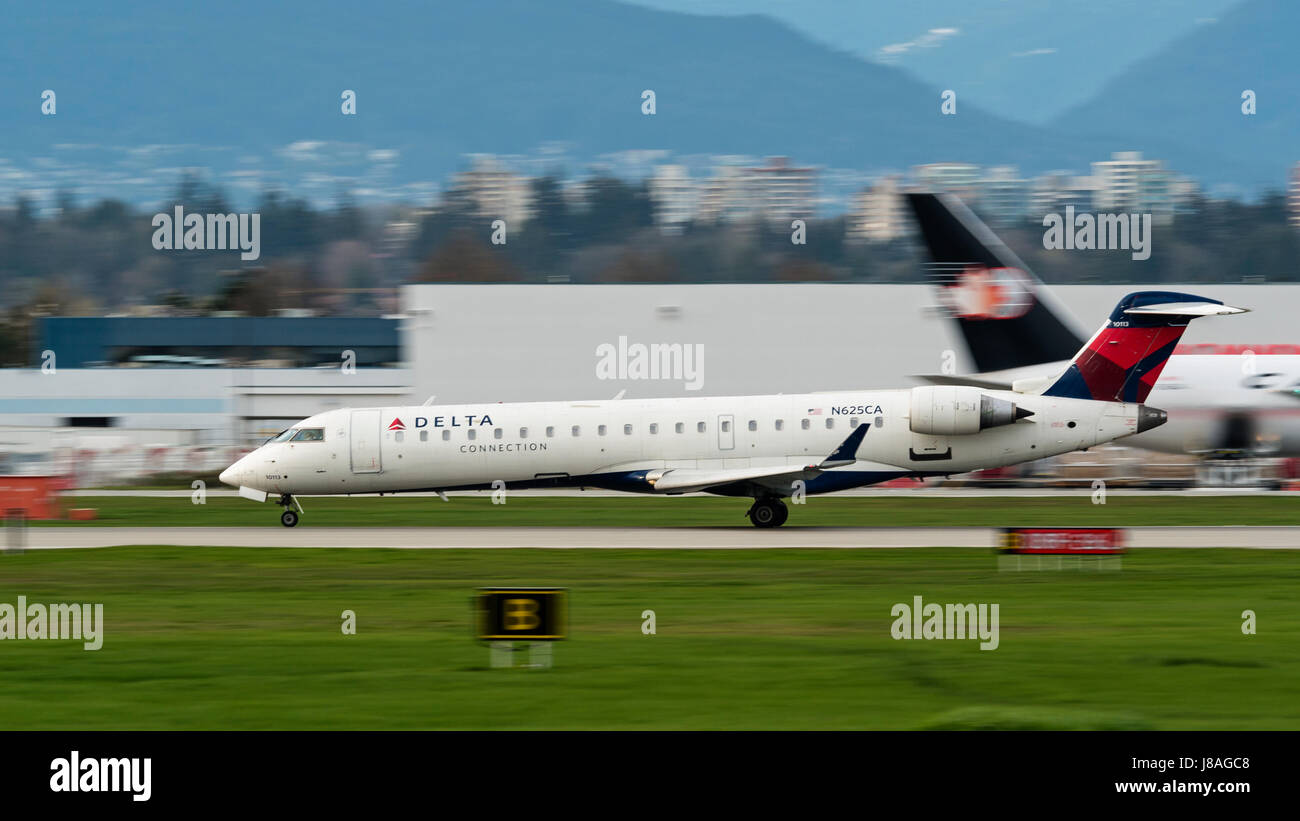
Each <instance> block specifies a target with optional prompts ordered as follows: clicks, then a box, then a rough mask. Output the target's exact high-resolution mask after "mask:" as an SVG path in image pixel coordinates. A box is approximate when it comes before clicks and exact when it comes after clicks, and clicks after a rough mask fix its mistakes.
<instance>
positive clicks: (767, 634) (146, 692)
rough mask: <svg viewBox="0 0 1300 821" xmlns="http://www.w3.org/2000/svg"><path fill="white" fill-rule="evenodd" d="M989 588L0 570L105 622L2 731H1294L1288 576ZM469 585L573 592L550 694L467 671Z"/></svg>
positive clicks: (593, 567) (342, 572) (1201, 555)
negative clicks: (905, 613)
mask: <svg viewBox="0 0 1300 821" xmlns="http://www.w3.org/2000/svg"><path fill="white" fill-rule="evenodd" d="M600 501H601V502H604V501H607V500H600ZM683 501H687V504H688V505H689V504H691V503H690V502H689V501H688V500H683ZM511 504H514V502H512V503H511ZM668 504H669V505H671V504H672V503H668ZM646 506H647V507H649V508H655V507H659V504H658V503H653V502H652V503H649V504H647V505H646ZM521 507H524V506H523V505H521ZM1116 509H1120V508H1116ZM813 510H816V508H815V507H812V506H810V508H809V511H810V512H811V511H813ZM483 513H484V514H488V513H489V511H486V510H485V511H483ZM996 567H997V564H996V557H995V556H993V555H992V554H991V553H988V552H984V551H974V550H955V549H933V550H860V551H859V550H788V551H787V550H763V551H723V550H719V551H603V550H602V551H555V550H550V551H547V550H492V551H474V550H437V551H414V550H409V551H403V550H332V551H331V550H308V549H293V550H287V549H285V550H277V549H248V548H236V547H231V548H194V547H185V548H178V547H131V548H112V549H104V550H68V551H31V552H28V553H25V554H22V555H4V556H0V602H8V603H10V604H12V603H14V602H15V601H16V598H17V596H18V595H19V594H22V595H25V596H27V598H28V601H42V602H54V601H69V602H72V601H75V602H83V601H89V602H102V603H103V604H104V618H105V622H106V628H105V633H106V637H105V639H104V646H103V649H101V650H99V651H98V652H86V651H84V650H83V649H82V648H81V644H80V643H79V642H56V641H3V642H0V681H2V682H3V688H2V689H0V728H3V729H19V728H22V729H29V728H33V729H37V728H38V729H56V728H57V729H82V728H87V729H100V728H240V729H247V728H646V729H650V728H656V729H657V728H780V729H794V728H888V729H905V728H926V727H935V728H972V727H1011V728H1046V729H1056V728H1156V729H1166V728H1198V729H1199V728H1224V729H1226V728H1249V729H1274V728H1287V729H1298V728H1300V700H1297V699H1296V698H1295V691H1296V685H1297V682H1300V601H1298V600H1297V598H1296V596H1295V591H1296V589H1297V585H1298V584H1300V557H1297V556H1296V554H1294V553H1292V552H1290V551H1249V550H1156V551H1147V552H1135V553H1132V554H1130V555H1128V556H1127V557H1125V559H1124V567H1123V570H1122V571H1118V572H1106V573H1088V572H1077V571H1073V572H1046V571H1040V572H1022V573H999V572H997V569H996ZM491 584H532V585H552V584H554V585H561V586H566V587H568V588H570V590H571V594H570V611H571V613H570V616H571V618H570V633H571V639H570V640H568V641H565V642H561V643H560V644H559V645H558V646H557V648H556V656H555V658H556V666H555V667H554V669H551V670H544V671H543V670H522V669H516V670H494V669H489V668H488V666H487V665H488V651H487V649H486V648H485V647H484V646H482V645H479V644H477V643H475V642H474V641H472V640H471V637H470V635H469V631H470V627H469V599H470V595H471V593H472V591H473V589H474V588H475V587H477V586H479V585H491ZM915 595H920V596H923V597H924V600H925V601H926V602H936V603H945V602H987V603H997V604H999V606H1000V630H1001V635H1000V640H1001V646H1000V647H999V649H997V650H995V651H991V652H989V651H980V650H979V649H978V646H977V642H974V641H895V640H892V639H891V638H890V624H891V622H892V620H893V619H892V617H891V616H890V608H891V607H892V605H893V604H894V603H896V602H908V603H910V602H911V601H912V597H913V596H915ZM345 609H351V610H354V611H355V612H356V614H357V620H358V628H359V632H358V634H357V635H355V636H345V635H342V634H341V632H340V629H339V624H340V614H341V612H342V611H343V610H345ZM646 609H653V610H655V611H656V614H657V621H658V634H657V635H654V636H646V635H643V634H642V633H641V629H640V627H641V612H642V611H643V610H646ZM1246 609H1252V610H1255V611H1256V613H1257V614H1258V619H1259V622H1258V634H1257V635H1253V636H1247V635H1243V634H1242V632H1241V629H1240V625H1241V619H1240V614H1241V612H1242V611H1243V610H1246Z"/></svg>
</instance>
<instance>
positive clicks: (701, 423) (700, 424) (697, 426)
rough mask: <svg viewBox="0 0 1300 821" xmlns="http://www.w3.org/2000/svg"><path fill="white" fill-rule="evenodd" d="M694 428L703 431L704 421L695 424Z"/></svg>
mask: <svg viewBox="0 0 1300 821" xmlns="http://www.w3.org/2000/svg"><path fill="white" fill-rule="evenodd" d="M695 429H696V430H697V431H699V432H700V433H704V423H703V422H700V423H699V424H697V425H696V426H695Z"/></svg>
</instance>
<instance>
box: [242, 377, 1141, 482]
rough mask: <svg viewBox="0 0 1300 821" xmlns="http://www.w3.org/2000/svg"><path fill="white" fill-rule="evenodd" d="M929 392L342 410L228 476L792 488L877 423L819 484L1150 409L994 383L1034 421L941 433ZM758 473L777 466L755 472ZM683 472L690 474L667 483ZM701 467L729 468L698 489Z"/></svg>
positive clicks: (1096, 434)
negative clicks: (926, 399) (919, 414)
mask: <svg viewBox="0 0 1300 821" xmlns="http://www.w3.org/2000/svg"><path fill="white" fill-rule="evenodd" d="M917 390H921V391H924V390H927V389H925V388H920V389H909V390H876V391H836V392H828V393H811V394H791V395H771V396H732V397H714V398H708V397H706V398H684V399H646V400H603V401H588V402H527V403H511V404H476V405H445V406H408V407H390V408H363V409H340V410H332V411H327V412H324V413H321V414H318V415H316V416H313V417H310V418H309V419H306V420H304V421H302V422H300V423H298V425H296V426H295V427H294V428H293V429H291V430H292V431H303V430H308V431H312V433H311V434H310V436H311V437H313V438H311V439H310V440H301V439H300V438H298V437H301V436H302V434H301V433H293V434H289V435H287V436H283V437H281V438H282V439H283V441H272V442H269V443H267V444H266V445H263V446H262V447H261V448H259V449H257V450H255V451H253V452H252V453H250V454H248V455H247V456H245V457H244V458H243V459H241V460H240V461H239V462H238V463H236V464H235V465H233V466H231V468H229V469H228V470H227V471H226V472H225V473H223V474H222V477H221V478H222V481H224V482H227V483H228V484H232V485H239V486H243V487H248V488H253V489H256V490H258V491H265V492H267V493H274V494H288V495H299V494H303V495H328V494H353V493H378V492H385V493H389V492H400V491H416V490H454V489H473V488H484V489H487V488H493V487H502V486H504V487H508V488H524V487H547V486H586V487H604V488H612V489H618V490H626V491H632V492H644V493H663V492H668V493H672V492H687V491H688V490H692V489H704V490H708V491H709V492H713V493H719V494H723V495H756V488H757V490H758V491H759V492H761V493H766V494H771V495H775V496H788V495H791V494H792V493H793V492H794V490H795V486H794V482H793V481H791V478H790V477H791V476H792V475H794V472H797V471H799V470H800V469H802V468H805V467H809V466H816V465H818V464H819V463H821V462H823V460H825V459H826V458H827V456H828V454H831V453H832V452H833V451H835V450H836V449H837V447H839V446H841V445H842V443H844V442H845V440H846V438H848V437H849V436H850V434H851V433H853V432H854V431H855V430H856V429H857V428H858V426H860V425H867V426H869V429H868V430H867V432H866V434H865V435H864V436H863V437H862V438H861V441H860V445H859V446H858V448H857V450H856V460H855V461H853V460H851V463H850V464H845V465H838V466H833V467H828V468H826V469H824V470H820V471H817V472H816V475H809V476H808V477H807V478H806V479H805V480H804V484H803V486H802V489H803V490H804V491H805V492H807V493H825V492H831V491H836V490H843V489H846V488H851V487H857V486H862V485H870V484H875V483H878V482H882V481H886V480H889V479H894V478H898V477H902V476H910V475H915V476H927V475H942V474H949V473H962V472H965V471H969V470H975V469H980V468H989V467H999V466H1003V465H1009V464H1014V463H1017V462H1023V461H1027V460H1031V459H1038V458H1042V457H1046V456H1053V455H1057V454H1061V453H1067V452H1069V451H1073V450H1077V449H1080V448H1087V447H1090V446H1092V445H1096V444H1099V443H1103V442H1108V441H1112V440H1114V439H1118V438H1121V437H1124V436H1128V435H1130V434H1133V433H1135V432H1136V431H1137V430H1138V428H1139V415H1140V412H1141V409H1142V406H1140V405H1138V404H1136V403H1120V402H1096V401H1090V400H1078V399H1068V398H1059V397H1051V396H1037V395H1024V394H1017V393H1012V392H1009V391H979V393H980V394H983V395H986V396H989V397H992V398H995V399H999V400H1005V401H1006V402H1009V403H1013V404H1014V405H1016V406H1018V407H1020V408H1023V409H1024V410H1025V411H1028V412H1029V413H1030V414H1032V415H1029V416H1027V418H1019V419H1017V420H1015V421H1014V422H1012V423H1009V424H1001V425H1000V426H998V427H990V428H988V429H983V430H978V431H977V432H959V433H950V434H949V433H943V432H939V433H933V432H931V433H926V432H918V430H917V428H921V429H923V430H933V429H935V428H934V425H935V423H934V422H933V421H932V420H931V421H927V422H926V423H925V424H921V423H920V422H918V421H917V419H915V418H914V415H915V413H916V411H917V408H918V405H917V404H916V403H917V396H918V394H915V393H914V391H917ZM927 413H928V411H927ZM927 425H928V426H930V427H927ZM939 429H942V424H940V426H939ZM317 430H319V434H317V433H315V431H317ZM317 436H318V437H319V438H316V437H317ZM782 468H788V469H789V472H785V473H783V472H782V471H781V469H782ZM758 473H766V474H770V475H767V476H762V477H757V476H755V477H750V478H746V477H747V476H748V475H749V474H758ZM668 475H672V476H674V479H675V480H676V481H677V484H676V485H673V486H672V489H669V490H664V489H662V487H657V486H656V485H658V484H660V481H659V480H661V479H662V477H664V476H668ZM733 475H734V476H736V477H737V478H736V480H735V481H734V482H733V481H729V480H726V479H727V477H730V476H733ZM695 476H698V477H705V478H707V477H720V478H719V479H718V481H717V482H715V483H714V484H712V485H710V486H708V487H699V488H696V487H694V486H688V485H684V484H683V481H684V479H683V478H682V477H687V478H689V477H695ZM701 481H703V479H702V480H701ZM662 484H663V485H664V486H667V485H669V483H668V482H662ZM684 488H685V489H684Z"/></svg>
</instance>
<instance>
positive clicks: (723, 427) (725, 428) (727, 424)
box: [722, 419, 731, 433]
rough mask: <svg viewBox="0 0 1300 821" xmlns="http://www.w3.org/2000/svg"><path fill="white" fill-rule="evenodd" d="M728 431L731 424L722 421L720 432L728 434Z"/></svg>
mask: <svg viewBox="0 0 1300 821" xmlns="http://www.w3.org/2000/svg"><path fill="white" fill-rule="evenodd" d="M730 431H731V423H730V422H728V421H727V420H725V419H724V420H723V421H722V432H723V433H728V432H730Z"/></svg>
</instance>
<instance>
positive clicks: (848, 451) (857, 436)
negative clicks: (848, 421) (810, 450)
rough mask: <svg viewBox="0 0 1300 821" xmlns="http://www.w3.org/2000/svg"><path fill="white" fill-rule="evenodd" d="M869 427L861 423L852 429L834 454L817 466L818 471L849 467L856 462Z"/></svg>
mask: <svg viewBox="0 0 1300 821" xmlns="http://www.w3.org/2000/svg"><path fill="white" fill-rule="evenodd" d="M870 429H871V425H870V424H867V423H865V422H864V423H862V424H861V425H858V426H857V427H856V428H854V429H853V432H852V433H850V434H849V437H848V438H847V439H845V440H844V441H843V442H841V443H840V446H839V447H838V448H836V449H835V452H834V453H832V454H831V455H830V456H827V457H826V461H824V462H822V463H821V464H820V465H818V466H817V468H818V469H819V470H828V469H830V468H838V467H843V466H844V465H851V464H853V463H854V462H856V461H858V448H859V447H861V446H862V440H863V438H864V437H865V436H866V435H867V431H868V430H870Z"/></svg>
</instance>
